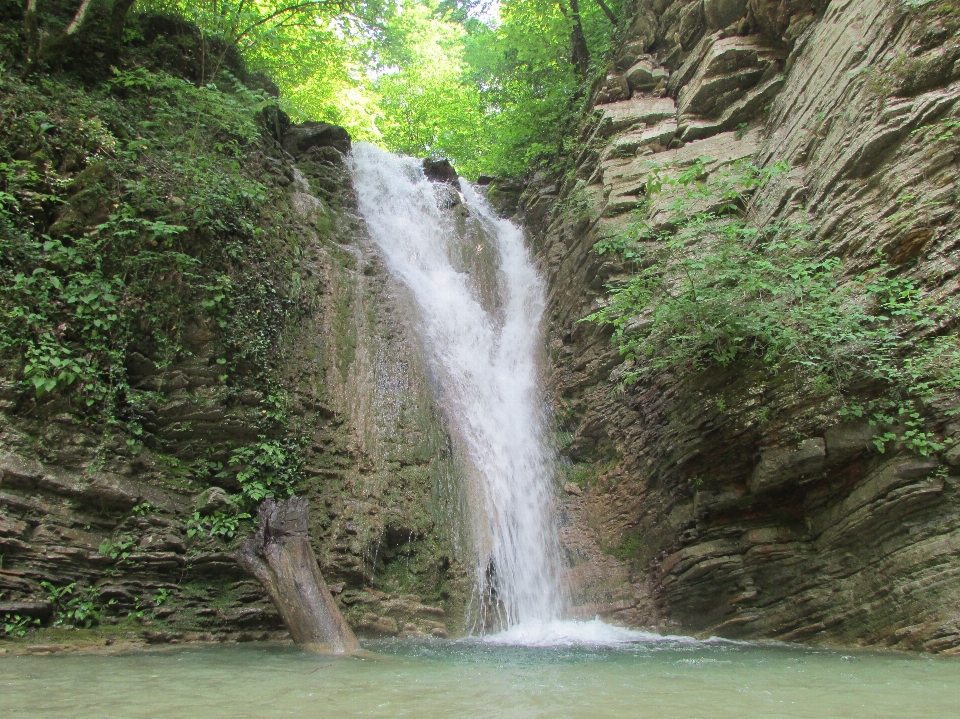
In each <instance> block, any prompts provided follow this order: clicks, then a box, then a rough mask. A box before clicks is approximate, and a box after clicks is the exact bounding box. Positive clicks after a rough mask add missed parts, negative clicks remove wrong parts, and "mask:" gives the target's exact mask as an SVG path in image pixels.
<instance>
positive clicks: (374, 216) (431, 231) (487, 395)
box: [352, 144, 564, 629]
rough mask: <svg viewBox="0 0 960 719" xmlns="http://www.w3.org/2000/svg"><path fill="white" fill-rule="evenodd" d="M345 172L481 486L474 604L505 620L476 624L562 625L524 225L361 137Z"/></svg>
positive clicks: (464, 186)
mask: <svg viewBox="0 0 960 719" xmlns="http://www.w3.org/2000/svg"><path fill="white" fill-rule="evenodd" d="M352 169H353V175H354V185H355V187H356V190H357V195H358V198H359V202H360V211H361V213H362V215H363V217H364V219H365V220H366V222H367V226H368V227H369V230H370V233H371V236H372V238H373V240H374V242H375V243H376V244H377V246H378V247H379V248H380V250H381V251H382V252H383V255H384V258H385V261H386V264H387V266H388V269H389V270H390V272H391V273H392V274H393V275H394V277H397V278H398V279H400V280H401V281H402V282H403V283H404V284H405V285H406V287H407V288H408V289H409V290H410V292H411V293H412V295H413V297H414V299H415V300H416V304H417V307H418V309H419V313H420V316H419V318H418V325H419V327H418V330H419V333H420V336H421V339H422V341H423V344H424V349H425V353H426V355H427V359H428V362H429V364H430V366H431V369H432V372H433V373H434V375H435V378H436V380H437V382H436V384H437V385H438V390H439V395H440V402H441V405H442V407H443V409H444V411H445V413H446V415H447V420H448V423H449V425H450V427H451V433H452V435H453V437H454V441H455V443H457V445H458V449H459V451H460V453H461V455H462V457H463V458H464V459H465V461H466V462H467V463H468V464H469V465H470V471H469V474H471V475H472V476H473V477H474V478H475V480H476V484H477V485H478V486H477V487H475V488H472V489H473V494H474V495H475V496H476V499H477V502H476V504H477V505H479V506H477V507H475V510H474V513H475V514H476V517H475V518H474V522H475V534H476V535H477V536H476V537H475V543H476V545H477V547H478V555H479V556H478V561H477V597H478V599H479V602H478V604H479V605H480V606H481V607H486V608H489V607H495V610H496V613H497V615H498V617H497V618H498V619H499V622H496V621H495V622H491V621H490V619H491V618H490V617H489V616H488V617H482V616H481V617H480V622H479V623H480V625H481V626H483V625H486V626H490V625H491V624H494V625H495V624H499V625H500V628H514V629H516V628H517V627H524V626H526V627H531V626H537V625H539V626H547V625H549V624H551V623H556V621H557V620H559V618H560V616H561V614H562V611H563V608H564V596H563V592H562V590H561V583H560V566H559V543H558V540H557V534H556V528H555V524H554V521H553V494H552V492H551V477H552V464H553V462H552V456H551V454H550V451H549V449H548V446H547V444H546V442H545V437H544V416H543V408H542V401H541V394H540V389H539V383H538V359H539V352H540V346H541V328H540V322H541V318H542V314H543V310H544V302H545V301H544V287H543V282H542V281H541V279H540V277H539V276H538V275H537V272H536V270H535V268H534V266H533V264H532V262H531V259H530V257H529V254H528V253H527V250H526V248H525V247H524V244H523V235H522V233H521V231H520V229H519V228H518V227H516V226H515V225H513V224H512V223H510V222H509V221H507V220H503V219H499V218H497V217H496V215H495V214H494V213H493V212H492V210H491V209H490V207H489V206H488V204H487V202H486V200H485V199H484V198H482V197H480V196H478V195H477V193H476V192H475V190H474V189H473V187H472V186H470V185H469V184H468V183H466V182H463V181H461V185H460V187H459V192H460V193H461V194H460V196H457V192H456V188H453V187H452V186H450V185H444V184H441V183H434V182H430V181H428V180H427V179H426V178H425V177H424V173H423V168H422V166H421V163H420V161H419V160H415V159H413V158H408V157H400V156H396V155H391V154H388V153H386V152H384V151H382V150H379V149H378V148H375V147H373V146H370V145H362V144H361V145H357V146H356V147H355V148H354V150H353V159H352ZM460 203H462V208H465V209H466V213H463V212H462V211H461V213H460V214H459V215H458V213H457V212H455V211H454V209H452V208H457V207H458V206H459V205H460ZM467 216H469V220H468V219H467ZM458 223H459V224H458ZM468 225H469V226H468ZM471 227H472V229H471ZM483 611H484V609H482V608H481V610H480V612H481V613H482V612H483Z"/></svg>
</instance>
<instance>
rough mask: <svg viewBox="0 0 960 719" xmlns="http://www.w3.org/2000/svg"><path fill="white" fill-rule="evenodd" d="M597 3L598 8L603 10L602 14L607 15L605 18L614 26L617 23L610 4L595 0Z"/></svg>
mask: <svg viewBox="0 0 960 719" xmlns="http://www.w3.org/2000/svg"><path fill="white" fill-rule="evenodd" d="M597 4H598V5H599V6H600V9H601V10H603V14H604V15H606V16H607V20H609V21H610V22H611V23H613V26H614V27H617V25H618V24H619V23H618V21H617V16H616V13H614V12H613V10H611V9H610V6H609V5H607V4H606V3H605V2H604V1H603V0H597Z"/></svg>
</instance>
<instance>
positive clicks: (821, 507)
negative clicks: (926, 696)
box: [491, 0, 960, 652]
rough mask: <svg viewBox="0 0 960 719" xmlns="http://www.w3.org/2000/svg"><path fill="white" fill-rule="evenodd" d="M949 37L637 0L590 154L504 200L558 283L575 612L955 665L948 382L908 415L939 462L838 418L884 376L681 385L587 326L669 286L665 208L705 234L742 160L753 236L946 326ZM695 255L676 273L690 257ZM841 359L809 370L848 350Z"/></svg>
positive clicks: (958, 642)
mask: <svg viewBox="0 0 960 719" xmlns="http://www.w3.org/2000/svg"><path fill="white" fill-rule="evenodd" d="M958 23H960V16H958V9H957V6H956V5H955V4H953V3H928V4H920V3H900V2H895V1H893V0H890V1H886V0H839V1H836V2H831V3H829V4H828V3H819V2H807V1H805V0H785V1H784V2H769V3H768V2H754V1H753V0H747V1H742V2H736V1H735V0H734V1H732V2H727V1H726V0H716V1H715V2H714V1H712V0H707V1H706V2H701V1H700V0H695V1H693V2H686V1H678V2H672V1H671V0H656V1H654V2H645V1H644V0H641V2H640V3H639V7H638V8H637V9H636V12H635V13H634V14H633V16H632V20H631V22H630V25H629V29H627V30H626V31H625V33H624V37H623V38H622V41H621V44H620V50H619V54H618V55H617V56H616V60H615V62H614V64H613V65H612V66H611V67H610V68H609V71H608V73H607V74H606V76H605V77H602V78H600V79H598V81H597V82H596V83H595V85H594V89H593V94H592V103H591V107H590V110H589V112H588V113H587V115H586V116H585V119H584V121H583V123H582V125H581V127H580V138H581V142H580V145H579V151H578V154H576V155H574V156H571V157H569V158H566V164H565V165H564V166H562V167H561V168H560V169H556V168H554V169H552V170H547V171H544V172H541V173H538V174H537V175H535V176H533V177H532V178H531V179H530V180H529V181H528V182H527V184H526V185H525V186H524V187H519V186H516V185H511V184H510V183H500V184H499V185H498V184H497V183H494V184H493V186H492V188H491V197H493V198H494V199H496V200H498V201H499V202H501V205H502V206H504V207H505V208H506V211H507V212H509V211H511V209H512V208H510V204H511V203H513V204H514V206H518V207H519V210H518V211H517V212H518V217H521V218H523V220H524V221H525V222H526V224H527V226H528V228H529V229H530V232H531V236H532V241H533V243H534V246H535V248H536V252H537V253H538V255H539V257H540V258H541V261H542V264H543V267H544V269H545V272H546V274H547V275H548V277H549V283H550V312H551V314H550V329H549V342H550V350H551V356H552V362H553V370H552V380H551V384H552V391H553V393H554V403H555V407H556V417H557V428H558V441H559V444H560V446H561V448H562V452H563V454H564V455H565V457H566V458H567V460H568V463H567V465H566V469H565V472H566V481H567V482H568V484H567V496H568V499H567V500H566V506H565V517H566V522H567V525H568V527H567V529H566V530H565V531H566V546H567V550H568V554H569V558H570V563H571V565H572V568H571V570H570V581H571V582H572V584H573V587H574V595H575V597H576V598H577V600H578V601H579V602H581V603H584V604H587V605H588V606H586V607H585V608H584V611H585V612H587V613H595V612H597V611H600V612H601V613H604V614H606V615H608V616H611V617H613V618H614V619H616V620H619V621H621V622H625V623H628V624H633V625H640V626H642V625H653V626H660V627H661V628H664V629H668V630H673V631H676V630H679V631H682V632H685V633H698V634H704V635H709V634H718V635H722V636H727V637H745V638H746V637H770V638H777V639H783V640H798V641H814V642H834V643H844V644H864V645H883V646H890V647H897V648H904V649H919V650H926V651H931V652H955V651H957V647H960V616H958V614H957V609H956V607H957V602H958V600H960V520H958V517H960V514H958V508H960V468H958V465H960V460H958V455H957V451H956V450H951V449H950V447H951V446H953V445H951V444H950V442H951V439H954V438H956V439H960V437H958V436H957V434H958V432H960V424H958V423H957V422H956V421H955V420H953V419H952V416H953V413H954V411H955V410H956V408H957V407H958V405H960V397H958V395H957V391H956V389H955V385H952V387H953V389H949V388H948V389H944V386H943V385H941V386H939V389H938V390H937V391H929V392H926V393H924V394H923V397H922V398H921V399H918V400H916V402H915V403H914V404H911V405H910V406H911V407H916V410H917V417H918V419H917V420H916V422H917V424H916V426H917V427H919V426H920V425H921V424H922V432H923V435H922V436H923V438H924V441H925V442H927V444H926V445H924V446H921V444H920V443H918V442H917V441H915V440H914V439H911V438H915V437H917V435H916V434H912V435H910V434H908V433H907V432H905V431H903V426H902V425H901V426H900V427H901V429H899V430H898V429H896V428H894V429H893V431H892V432H891V435H890V436H888V437H887V438H886V440H884V439H882V437H879V435H882V434H883V431H884V430H883V429H882V428H881V425H882V424H883V423H882V422H877V421H875V422H874V424H873V425H871V424H869V423H868V422H867V421H866V420H867V418H868V417H870V416H871V415H870V414H869V412H867V413H865V414H864V413H863V412H860V411H859V410H857V411H854V412H853V413H852V414H851V413H850V412H849V408H850V407H860V406H861V405H860V404H858V403H862V406H875V404H877V403H880V402H881V400H882V398H883V392H884V391H886V390H885V389H884V387H886V386H887V385H883V384H882V383H880V384H878V380H877V378H876V376H873V377H872V378H867V379H864V380H862V381H854V382H852V384H848V385H845V386H843V387H838V385H837V383H835V382H832V381H831V380H830V378H828V377H822V376H821V377H820V379H819V380H818V378H817V376H814V375H815V373H814V374H811V373H808V372H805V370H804V368H803V367H798V366H792V367H791V366H785V365H783V364H780V365H777V366H775V367H773V368H772V367H771V366H770V365H768V364H765V363H764V361H763V358H762V356H759V355H756V354H751V353H750V352H746V351H743V352H742V351H740V350H738V349H734V350H733V355H731V356H735V359H733V360H732V361H727V362H719V361H717V362H706V363H704V362H699V361H688V362H686V363H685V364H677V363H674V364H670V363H669V362H660V363H657V362H656V360H657V358H658V357H662V354H658V353H659V352H660V350H659V348H657V347H652V348H651V347H649V346H648V349H647V351H649V352H653V354H651V355H646V354H644V353H643V352H641V353H639V354H637V353H634V355H633V356H631V358H630V359H628V360H627V361H626V362H625V361H624V357H623V356H621V355H620V354H619V352H618V349H617V345H616V342H612V341H611V332H612V329H611V328H610V327H608V326H604V325H602V324H597V323H589V322H586V323H585V322H581V320H582V319H583V318H584V317H586V316H588V315H591V314H592V313H595V312H597V311H598V310H600V309H602V308H604V307H606V306H608V305H609V303H610V301H611V300H610V294H609V290H608V289H606V288H607V287H611V288H613V289H614V290H615V289H616V288H617V287H618V286H619V287H622V286H624V283H625V282H626V281H627V280H628V278H630V277H631V276H635V275H636V273H637V272H641V271H643V270H644V269H645V268H650V267H653V270H654V271H659V272H662V273H667V274H669V272H670V271H671V268H670V267H661V268H660V269H659V270H658V269H657V265H656V263H657V262H658V260H657V257H658V255H657V252H660V251H661V250H660V249H658V248H662V247H664V246H665V245H667V244H669V243H671V242H673V240H674V239H675V238H676V235H671V233H675V232H679V231H680V229H679V228H678V225H677V223H676V222H675V221H674V219H673V218H675V216H676V212H675V208H676V206H677V204H676V203H677V201H678V198H679V199H682V200H684V201H685V202H687V204H688V206H690V205H692V206H693V207H694V209H693V210H688V217H689V216H694V215H695V216H696V217H700V218H703V217H708V216H709V217H713V218H716V217H718V215H717V213H719V212H720V210H718V209H717V208H718V207H721V206H722V203H723V202H724V199H723V198H722V197H720V198H719V199H718V197H717V196H716V195H715V194H714V195H712V196H711V194H710V192H709V187H710V186H711V182H713V181H714V180H716V181H719V180H721V179H722V178H723V177H725V176H727V175H726V174H725V173H729V172H730V171H731V168H744V167H749V168H752V169H751V172H759V173H760V175H762V176H763V177H765V178H767V179H765V180H764V181H763V182H761V183H758V187H757V188H755V189H754V190H752V191H751V192H748V193H745V194H743V195H742V196H741V195H737V197H736V202H740V203H741V205H743V208H744V209H743V210H742V212H741V214H742V216H744V217H746V218H747V220H748V223H749V226H750V227H752V228H758V231H768V230H770V228H794V229H793V230H791V231H792V232H794V233H796V234H801V235H802V236H803V237H804V241H805V243H806V244H805V245H804V246H805V247H809V248H814V249H811V250H810V251H809V253H808V254H809V257H810V258H812V259H811V260H810V261H814V260H815V261H817V262H829V263H831V264H830V265H829V266H830V267H833V268H836V269H835V270H831V272H835V274H831V277H834V278H835V282H836V285H835V286H837V287H847V286H851V284H850V283H855V282H857V281H858V280H857V279H856V278H858V277H863V276H864V273H870V272H876V271H877V268H878V267H879V268H881V269H882V272H883V274H884V276H886V277H890V278H897V279H896V282H899V283H900V285H899V286H902V287H910V288H911V290H910V291H911V292H915V293H917V295H918V296H922V297H924V298H927V299H929V300H930V302H929V305H925V306H933V304H935V303H939V305H938V306H952V305H950V302H951V301H952V299H951V298H953V297H955V295H956V293H957V270H958V264H957V256H956V252H957V242H958V239H960V213H958V210H957V207H958V201H957V194H956V192H957V190H956V187H957V185H956V182H957V176H958V158H960V144H958V141H957V137H958V134H957V132H956V128H957V127H958V125H957V122H958V121H957V118H958V115H957V112H958V105H957V103H958V99H960V62H958V60H960V41H958V35H957V28H958ZM684 173H686V176H684ZM764 173H766V174H764ZM671 178H672V179H671ZM678 178H679V179H678ZM684 178H685V179H684ZM691 178H692V179H691ZM692 187H696V188H698V192H699V194H696V193H693V194H691V192H690V191H689V188H692ZM666 188H669V189H666ZM705 188H707V189H705ZM701 190H702V191H701ZM684 193H686V195H685V196H684V197H681V195H684ZM694 195H695V196H694ZM518 196H519V197H518ZM710 213H713V214H710ZM684 227H686V228H687V229H689V227H690V225H689V223H688V224H687V225H685V226H684ZM638 228H639V229H638ZM797 228H799V229H797ZM624 237H628V238H632V239H631V240H630V242H629V243H627V244H626V245H624V244H623V242H622V241H621V240H618V239H617V238H624ZM689 237H690V238H692V239H688V240H687V241H686V244H685V245H684V244H683V243H680V244H679V245H678V244H677V243H676V242H674V243H673V245H672V246H673V247H679V249H678V250H676V252H679V253H681V254H679V255H676V256H677V257H682V258H688V259H689V258H690V257H691V256H693V255H690V254H682V253H685V252H686V253H689V252H694V253H695V252H697V251H698V246H697V242H698V241H699V240H697V237H700V235H694V234H690V235H689ZM611 241H613V242H614V244H613V245H611V244H610V242H611ZM605 242H606V243H607V245H606V247H607V248H609V247H611V246H614V247H620V248H621V249H623V248H624V247H628V249H629V251H630V252H632V253H633V254H632V255H629V256H627V255H625V254H623V253H620V254H618V253H616V252H609V251H608V252H600V251H598V249H597V248H598V247H599V248H600V249H601V250H602V249H603V248H604V243H605ZM616 242H620V244H619V245H616V244H615V243H616ZM597 243H600V245H599V246H598V244H597ZM748 244H749V243H748ZM691 248H692V249H691ZM738 251H739V250H738ZM686 261H687V260H684V262H686ZM679 266H680V265H679V264H678V265H677V266H676V267H679ZM684 266H687V265H684ZM676 267H674V268H673V269H676ZM700 269H701V270H702V267H701V268H700ZM698 271H700V270H698ZM677 282H682V278H681V279H680V280H678V281H677ZM717 282H719V283H720V284H719V285H718V284H717V283H714V284H713V285H712V286H713V287H717V286H722V281H719V280H718V281H717ZM667 286H668V287H670V286H671V285H669V284H668V285H667ZM680 286H681V285H680V284H676V283H675V284H673V285H672V287H674V288H676V287H680ZM698 301H699V300H698ZM810 301H814V300H810ZM651 311H652V310H650V309H649V308H648V310H647V314H641V315H640V316H639V317H637V318H635V319H634V320H633V321H632V322H633V324H627V325H621V329H624V331H625V333H626V334H625V335H624V336H626V337H629V336H631V335H630V333H631V332H640V331H642V329H643V326H644V323H645V322H650V321H652V320H651V319H650V318H651V315H650V314H649V313H650V312H651ZM935 315H936V316H935ZM644 318H646V319H644ZM925 318H927V319H930V321H929V322H928V321H926V319H925ZM954 318H955V313H954V312H953V311H952V310H951V311H949V312H946V313H945V314H937V312H934V311H933V310H929V311H926V310H925V311H924V312H920V313H918V315H917V317H916V318H915V319H916V322H914V323H913V324H910V325H909V326H906V327H905V329H903V331H902V332H903V336H904V337H908V338H910V339H909V341H906V340H905V342H907V344H911V343H919V342H922V341H926V340H927V339H929V338H930V337H933V336H940V337H947V338H949V337H955V333H956V325H955V324H954ZM674 341H676V338H675V337H670V338H668V339H667V340H666V342H668V343H669V342H674ZM843 342H844V340H843V338H840V337H837V338H835V340H834V341H831V342H825V347H824V351H825V352H828V351H830V348H831V347H832V348H833V349H835V350H837V351H838V352H848V353H849V352H850V350H849V349H847V350H843V347H845V346H846V345H844V344H843ZM901 352H902V353H903V354H904V356H906V355H908V353H909V348H907V349H904V348H903V346H901ZM838 362H841V363H849V364H850V365H851V366H853V365H855V364H856V362H857V357H855V356H853V355H852V354H848V355H847V359H846V360H843V359H842V358H841V359H838ZM841 374H842V372H841ZM917 377H918V379H917V380H916V381H918V382H919V381H920V380H919V375H918V376H917ZM625 378H627V379H628V380H629V379H635V380H636V381H635V382H633V383H631V382H630V381H628V382H626V383H624V382H623V380H624V379H625ZM911 401H912V400H911ZM871 403H874V404H871ZM858 412H859V413H860V414H863V416H862V417H861V418H859V419H857V418H856V417H855V415H856V414H858ZM845 418H846V419H847V420H850V419H851V418H853V419H854V420H855V421H843V420H844V419H845ZM894 424H896V422H895V421H894ZM918 431H919V430H918ZM875 440H876V441H875ZM878 448H882V449H883V450H884V451H883V452H882V453H881V452H879V451H878ZM600 550H603V551H600Z"/></svg>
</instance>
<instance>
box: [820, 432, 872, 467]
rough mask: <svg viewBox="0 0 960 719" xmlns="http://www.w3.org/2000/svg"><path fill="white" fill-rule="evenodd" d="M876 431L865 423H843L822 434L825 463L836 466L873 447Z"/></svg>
mask: <svg viewBox="0 0 960 719" xmlns="http://www.w3.org/2000/svg"><path fill="white" fill-rule="evenodd" d="M875 434H877V430H875V429H874V428H873V427H871V426H870V423H869V422H867V421H861V422H844V423H843V424H838V425H837V426H835V427H831V428H830V429H828V430H827V431H826V432H824V435H823V439H824V441H825V442H826V450H827V462H828V463H830V464H837V463H840V462H846V461H848V460H851V459H853V458H855V457H857V456H859V455H861V454H863V453H864V452H867V451H868V450H869V449H870V448H871V447H873V436H874V435H875Z"/></svg>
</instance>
